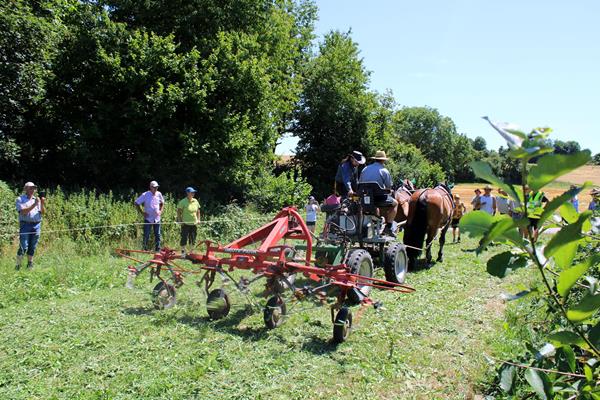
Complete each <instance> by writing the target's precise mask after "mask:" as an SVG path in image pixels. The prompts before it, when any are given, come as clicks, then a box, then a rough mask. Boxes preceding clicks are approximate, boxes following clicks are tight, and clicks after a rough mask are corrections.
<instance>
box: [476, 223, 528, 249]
mask: <svg viewBox="0 0 600 400" xmlns="http://www.w3.org/2000/svg"><path fill="white" fill-rule="evenodd" d="M492 221H493V222H492V226H491V227H490V229H489V230H488V231H487V232H486V233H485V235H484V237H483V239H481V242H480V243H479V247H478V248H477V252H478V253H480V252H481V251H483V249H485V247H487V245H489V244H490V243H491V242H493V241H494V240H497V239H508V240H510V241H511V242H512V243H514V244H515V245H517V246H522V245H523V239H522V238H521V235H520V234H519V231H518V230H517V227H518V226H519V222H520V221H522V220H520V221H516V220H513V219H512V218H511V217H509V216H507V215H500V216H496V217H493V219H492ZM523 222H525V221H523Z"/></svg>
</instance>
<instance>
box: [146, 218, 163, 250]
mask: <svg viewBox="0 0 600 400" xmlns="http://www.w3.org/2000/svg"><path fill="white" fill-rule="evenodd" d="M150 230H153V231H154V250H155V251H159V250H160V222H156V223H154V222H150V221H147V220H144V242H143V247H144V250H149V247H148V241H150Z"/></svg>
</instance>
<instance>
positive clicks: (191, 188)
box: [185, 186, 197, 193]
mask: <svg viewBox="0 0 600 400" xmlns="http://www.w3.org/2000/svg"><path fill="white" fill-rule="evenodd" d="M185 192H186V193H196V192H197V190H196V189H194V188H193V187H191V186H188V187H186V188H185Z"/></svg>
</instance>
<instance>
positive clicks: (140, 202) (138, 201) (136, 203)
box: [133, 194, 148, 218]
mask: <svg viewBox="0 0 600 400" xmlns="http://www.w3.org/2000/svg"><path fill="white" fill-rule="evenodd" d="M143 204H144V195H143V194H142V195H141V196H140V197H138V198H137V199H135V201H134V202H133V205H134V207H135V208H136V209H137V210H138V212H139V213H140V214H142V216H143V217H144V218H148V213H147V212H145V211H144V208H143V207H142V206H143Z"/></svg>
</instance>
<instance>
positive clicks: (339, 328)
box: [333, 307, 352, 343]
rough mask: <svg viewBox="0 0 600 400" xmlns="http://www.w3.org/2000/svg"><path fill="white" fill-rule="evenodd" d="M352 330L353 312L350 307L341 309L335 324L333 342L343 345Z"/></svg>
mask: <svg viewBox="0 0 600 400" xmlns="http://www.w3.org/2000/svg"><path fill="white" fill-rule="evenodd" d="M351 330H352V311H351V310H350V309H349V308H348V307H342V308H340V311H338V313H337V315H336V316H335V321H334V323H333V341H334V342H335V343H342V342H344V341H345V340H346V339H347V338H348V335H350V331H351Z"/></svg>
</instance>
